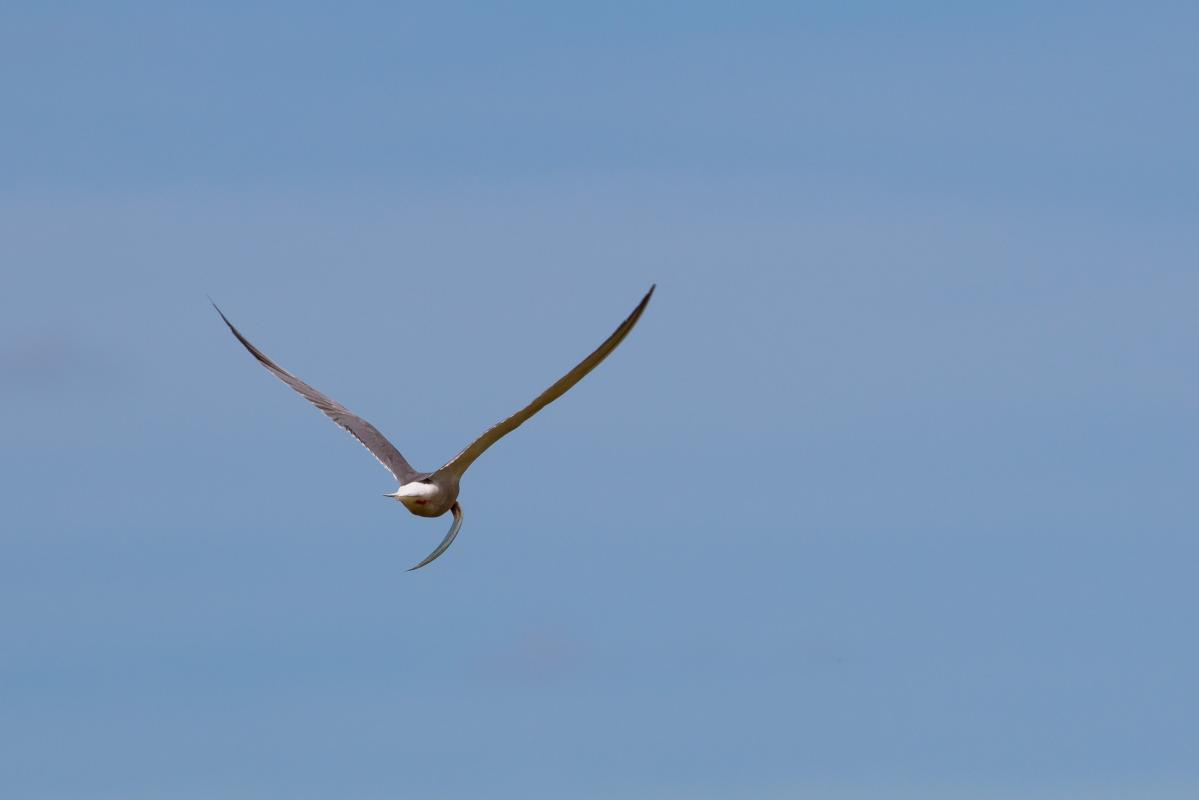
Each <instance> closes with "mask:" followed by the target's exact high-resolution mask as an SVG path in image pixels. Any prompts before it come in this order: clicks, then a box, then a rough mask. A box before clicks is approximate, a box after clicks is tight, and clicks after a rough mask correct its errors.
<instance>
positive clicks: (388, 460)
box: [213, 286, 655, 572]
mask: <svg viewBox="0 0 1199 800" xmlns="http://www.w3.org/2000/svg"><path fill="white" fill-rule="evenodd" d="M654 288H655V287H654V286H651V287H649V291H648V292H646V293H645V297H643V298H641V302H640V303H638V304H637V307H636V308H634V309H633V313H632V314H629V316H628V319H626V320H625V321H624V322H622V323H620V327H618V328H617V329H616V330H615V331H613V332H612V335H611V336H609V337H608V338H607V339H605V340H604V343H603V344H601V345H600V346H599V347H597V348H596V349H595V351H594V352H593V353H592V354H591V355H589V356H587V357H586V358H584V359H583V360H582V361H580V362H579V363H578V365H577V366H575V368H574V369H572V370H571V371H570V372H568V373H566V374H565V375H563V376H562V377H561V378H559V379H558V381H557V383H555V384H554V385H553V386H551V387H550V388H548V389H546V390H545V391H544V392H542V393H541V394H539V395H538V396H537V398H536V399H534V400H533V402H531V403H529V404H528V405H527V406H525V407H524V408H522V409H521V410H520V411H517V412H516V413H515V414H513V415H512V416H510V417H508V418H507V419H505V420H503V421H502V422H500V423H498V424H496V425H493V426H491V427H490V428H488V429H487V430H486V431H484V432H483V435H482V436H480V437H479V438H478V439H475V440H474V441H473V442H471V443H470V444H469V445H467V446H466V448H465V449H464V450H463V451H462V452H461V453H459V454H458V455H456V456H454V457H453V458H451V459H450V460H449V461H448V462H446V464H445V465H444V466H442V467H440V468H439V469H437V470H434V471H433V472H417V471H416V470H414V469H413V468H412V466H411V465H410V464H409V463H408V461H407V460H406V459H405V458H404V457H403V456H402V455H400V451H399V450H397V449H396V447H395V445H393V444H392V443H391V442H389V441H387V438H386V437H385V436H383V434H381V433H379V430H378V428H376V427H375V426H374V425H371V424H370V423H369V422H367V421H366V420H364V419H363V418H362V417H360V416H358V415H357V414H354V413H353V412H352V411H350V410H349V409H348V408H346V407H345V406H343V405H342V404H341V403H338V402H337V401H336V400H334V399H333V398H331V397H329V396H328V395H326V394H322V393H321V392H318V391H317V390H316V389H313V388H312V387H311V386H309V385H308V384H306V383H304V381H302V380H300V379H299V378H297V377H296V376H295V375H292V374H291V373H290V372H288V371H287V370H285V369H283V367H281V366H279V365H278V364H276V363H275V362H274V361H271V360H270V359H269V358H267V356H266V354H264V353H263V352H262V351H261V350H259V349H258V348H257V347H255V346H254V345H252V344H250V341H249V340H248V339H247V338H246V337H244V336H242V335H241V331H239V330H238V329H237V328H235V327H233V323H232V322H230V321H229V318H228V317H226V316H225V313H224V312H223V311H221V309H220V308H217V306H216V303H213V308H216V311H217V313H218V314H220V315H221V319H223V320H224V321H225V324H226V325H228V326H229V330H230V331H232V332H233V335H234V336H236V337H237V340H238V341H239V342H241V343H242V344H243V345H244V346H245V348H246V349H247V350H249V351H250V355H252V356H254V358H256V359H258V363H260V364H262V366H264V367H266V368H267V369H268V370H269V371H270V372H271V373H272V374H274V376H275V377H276V378H278V379H279V380H281V381H283V382H284V383H286V384H287V385H288V386H290V387H291V388H293V389H295V390H296V391H297V392H299V393H300V394H302V395H304V397H306V398H307V399H308V401H309V402H310V403H312V404H313V405H314V406H316V407H317V408H319V409H320V410H321V411H322V412H323V413H324V414H325V416H327V417H328V418H329V419H331V420H333V421H334V422H336V423H337V424H338V425H340V426H341V427H343V428H345V429H346V430H347V431H349V433H350V435H351V436H353V437H354V438H355V439H357V440H358V441H359V442H361V443H362V445H363V446H364V447H366V449H367V450H369V451H370V452H371V455H373V456H374V457H375V458H377V459H378V460H379V463H380V464H382V465H383V466H385V467H387V469H388V470H389V471H390V472H391V474H392V475H394V476H395V479H396V480H397V481H399V483H400V488H399V489H397V490H395V491H394V492H391V493H390V494H386V495H384V496H385V497H392V498H395V499H396V500H399V501H400V502H401V503H403V504H404V507H405V508H407V509H408V510H409V511H411V512H412V513H413V514H416V515H417V516H419V517H440V516H441V515H442V514H444V513H445V512H447V511H449V512H450V513H451V514H453V515H454V522H453V524H452V525H450V530H449V533H447V534H446V535H445V538H444V539H442V540H441V544H439V545H437V549H435V550H434V551H433V552H432V553H429V555H428V557H426V558H425V560H424V561H422V562H420V563H419V564H417V565H416V566H415V567H412V568H411V569H410V570H409V571H410V572H411V570H413V569H420V568H421V567H423V566H425V565H426V564H428V563H430V562H431V561H433V560H434V559H435V558H437V557H438V556H440V555H441V554H442V553H444V552H445V551H446V549H447V548H448V547H449V546H450V545H451V544H452V543H453V541H454V537H455V536H457V535H458V529H459V528H461V527H462V506H461V505H459V504H458V482H459V481H461V480H462V474H463V473H464V472H466V470H467V468H469V467H470V465H471V464H473V463H474V461H475V459H476V458H478V457H479V456H481V455H483V452H484V451H485V450H487V448H489V447H491V446H492V445H493V444H495V443H496V442H498V441H499V440H500V439H502V438H504V437H505V436H507V435H508V434H509V433H511V432H512V431H514V430H516V429H517V428H519V427H520V426H521V425H522V424H523V423H524V422H526V421H527V420H528V419H529V418H530V417H532V416H533V415H534V414H536V413H537V412H538V411H540V410H541V409H543V408H545V407H546V406H547V405H549V404H550V403H552V402H554V401H555V400H557V399H558V398H559V397H561V396H562V395H564V394H566V392H567V391H568V390H569V389H570V387H572V386H574V385H575V384H576V383H578V382H579V381H580V380H581V379H582V378H583V376H584V375H586V374H587V373H588V372H591V370H593V369H595V368H596V367H597V366H598V365H599V363H600V362H601V361H603V360H604V359H605V358H607V357H608V354H609V353H611V352H612V351H613V350H615V349H616V346H617V345H618V344H620V343H621V341H622V340H623V339H624V337H626V336H628V335H629V331H631V330H633V326H634V325H636V324H637V320H638V319H640V318H641V313H642V312H643V311H645V307H646V305H648V304H649V299H650V297H652V296H653V294H654Z"/></svg>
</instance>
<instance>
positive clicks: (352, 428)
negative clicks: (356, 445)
mask: <svg viewBox="0 0 1199 800" xmlns="http://www.w3.org/2000/svg"><path fill="white" fill-rule="evenodd" d="M212 307H213V308H216V313H218V314H220V315H221V319H223V320H225V324H226V325H228V326H229V330H231V331H233V335H234V336H236V337H237V341H239V342H241V343H242V345H244V346H245V348H246V349H247V350H249V351H250V355H252V356H254V358H256V359H258V363H259V364H262V366H264V367H266V368H267V369H268V370H270V372H271V373H272V374H273V375H274V376H275V377H276V378H278V379H279V380H281V381H283V382H284V383H286V384H287V385H288V386H290V387H291V388H293V389H295V390H296V391H297V392H299V393H300V394H302V395H304V397H305V398H307V399H308V402H310V403H312V404H313V405H314V406H316V407H317V408H319V409H320V410H321V411H322V412H323V413H324V415H325V416H326V417H328V418H329V419H331V420H333V421H334V422H336V423H337V424H338V425H340V426H341V427H343V428H345V429H346V430H347V431H349V433H350V435H351V436H353V437H354V438H355V439H357V440H358V441H359V442H360V443H361V444H362V445H363V446H364V447H365V448H366V449H367V450H369V451H370V452H371V455H373V456H374V457H375V458H377V459H378V460H379V463H380V464H382V465H383V466H385V467H387V469H388V470H390V471H391V474H392V475H394V476H395V478H396V480H397V481H399V482H400V483H408V482H409V481H410V480H412V479H413V478H414V477H416V476H417V475H418V473H417V472H416V470H414V469H413V468H412V465H411V464H409V463H408V462H407V461H406V460H405V459H404V457H403V456H402V455H400V451H399V450H397V449H396V448H395V445H393V444H392V443H391V442H389V441H387V438H386V437H384V436H383V434H381V433H379V431H378V429H377V428H375V426H374V425H371V424H370V423H369V422H367V421H366V420H364V419H363V418H362V417H360V416H358V415H357V414H355V413H353V412H352V411H350V410H349V409H348V408H346V407H345V406H343V405H342V404H341V403H338V402H337V401H336V400H334V399H333V398H331V397H329V396H328V395H325V394H322V393H321V392H318V391H317V390H316V389H313V388H312V387H311V386H309V385H308V384H306V383H304V381H302V380H300V379H299V378H297V377H296V376H295V375H292V374H291V373H290V372H288V371H287V370H285V369H283V367H281V366H279V365H278V364H276V363H275V362H274V361H271V360H270V359H269V358H267V357H266V354H264V353H263V352H262V351H261V350H259V349H258V348H257V347H255V346H254V345H252V344H250V340H249V339H247V338H246V337H244V336H242V335H241V331H239V330H238V329H237V328H235V327H233V323H232V322H230V321H229V318H228V317H226V316H225V312H223V311H221V310H220V309H219V308H217V305H216V303H213V304H212Z"/></svg>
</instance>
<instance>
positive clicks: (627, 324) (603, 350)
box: [433, 284, 657, 480]
mask: <svg viewBox="0 0 1199 800" xmlns="http://www.w3.org/2000/svg"><path fill="white" fill-rule="evenodd" d="M656 286H657V284H655V285H654V286H651V287H649V291H648V292H646V293H645V297H643V298H641V302H640V303H638V304H637V307H636V308H634V309H633V313H631V314H629V316H628V318H627V319H625V321H624V322H622V323H620V326H619V327H618V328H617V329H616V330H615V331H613V332H612V335H611V336H609V337H608V338H607V339H605V340H604V343H603V344H601V345H600V346H599V347H597V348H596V349H595V350H594V351H593V352H592V353H591V355H589V356H587V357H586V358H584V359H583V360H582V361H580V362H579V363H578V364H577V365H576V366H575V368H574V369H572V370H571V371H570V372H568V373H566V374H565V375H563V376H562V377H561V378H559V379H558V380H557V382H556V383H554V385H553V386H551V387H550V388H548V389H546V390H545V391H544V392H542V393H541V394H539V395H538V396H537V398H536V399H535V400H533V402H531V403H529V404H528V405H527V406H525V407H524V408H522V409H521V410H520V411H517V412H516V413H515V414H513V415H512V416H510V417H508V418H507V419H505V420H503V421H502V422H500V423H498V424H496V425H493V426H492V427H490V428H488V429H487V430H486V431H484V433H483V435H482V436H480V437H479V438H478V439H475V440H474V441H473V442H471V443H470V444H469V445H467V447H466V448H465V449H464V450H463V451H462V452H460V453H459V454H458V455H456V456H454V457H453V458H452V459H450V460H449V461H448V462H447V463H446V464H445V466H443V467H441V468H440V469H438V470H437V471H436V472H434V473H433V477H434V480H436V477H437V475H439V474H441V473H445V472H449V473H452V474H454V475H456V476H457V477H459V478H461V477H462V474H463V473H464V472H466V470H467V468H468V467H470V465H471V464H472V463H474V461H475V459H476V458H478V457H479V456H481V455H483V453H484V451H486V450H487V448H489V447H491V446H492V445H493V444H495V443H496V442H498V441H499V440H500V439H502V438H504V437H505V436H507V435H508V434H509V433H511V432H512V431H514V430H516V429H517V428H519V427H520V426H521V425H522V424H523V423H525V422H526V421H527V420H528V419H529V418H530V417H532V416H533V415H534V414H536V413H537V412H538V411H540V410H541V409H543V408H545V407H546V406H548V405H549V404H550V403H552V402H554V401H555V400H557V399H558V398H559V397H561V396H562V395H564V394H566V392H567V391H569V390H570V388H571V387H572V386H574V385H575V384H576V383H578V382H579V381H580V380H582V379H583V376H584V375H586V374H587V373H588V372H591V370H593V369H595V368H596V367H597V366H599V363H600V362H601V361H603V360H604V359H605V358H607V357H608V355H609V354H610V353H611V352H612V351H613V350H615V349H616V346H617V345H619V344H620V343H621V341H623V340H624V337H626V336H628V335H629V331H631V330H633V326H634V325H636V324H637V320H639V319H640V318H641V314H642V312H644V311H645V307H646V306H647V305H648V304H649V299H650V298H651V297H653V294H654V289H655V288H656Z"/></svg>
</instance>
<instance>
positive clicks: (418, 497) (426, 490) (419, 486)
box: [392, 481, 441, 508]
mask: <svg viewBox="0 0 1199 800" xmlns="http://www.w3.org/2000/svg"><path fill="white" fill-rule="evenodd" d="M440 493H441V490H440V489H438V488H437V487H436V486H434V485H433V484H431V483H421V482H420V481H413V482H412V483H405V484H404V485H403V486H401V487H400V488H399V489H397V490H396V493H395V494H393V495H392V497H394V498H395V499H397V500H399V501H400V502H401V503H403V504H404V505H406V506H408V507H409V508H411V507H412V506H423V505H425V504H426V503H428V502H429V501H430V500H431V499H433V498H434V497H436V496H437V495H438V494H440Z"/></svg>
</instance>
